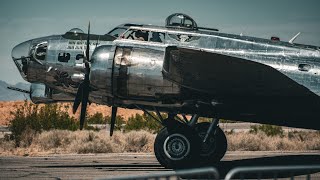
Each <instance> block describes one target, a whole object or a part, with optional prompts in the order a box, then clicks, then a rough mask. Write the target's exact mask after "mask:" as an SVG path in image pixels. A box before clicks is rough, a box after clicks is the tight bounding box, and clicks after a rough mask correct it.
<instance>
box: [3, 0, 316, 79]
mask: <svg viewBox="0 0 320 180" xmlns="http://www.w3.org/2000/svg"><path fill="white" fill-rule="evenodd" d="M319 7H320V1H319V0H305V1H302V0H265V1H261V0H260V1H258V0H233V1H231V0H223V1H222V0H219V1H218V0H194V1H191V0H154V1H153V0H136V1H134V0H120V1H109V0H90V1H89V0H87V1H83V0H54V1H53V0H28V1H27V0H5V1H2V2H1V6H0V40H1V42H0V58H1V59H0V61H1V65H0V77H1V78H0V80H4V81H6V82H9V83H12V84H14V83H17V82H23V81H24V80H23V79H22V78H21V77H20V74H19V73H18V70H17V69H16V67H15V65H14V63H13V61H12V59H11V50H12V48H13V47H14V46H15V45H17V44H19V43H21V42H23V41H26V40H29V39H32V38H36V37H41V36H47V35H53V34H64V33H65V32H66V31H68V30H70V29H71V28H73V27H79V28H81V29H83V30H85V31H86V26H87V24H88V21H89V20H90V22H91V32H92V33H96V34H104V33H106V32H107V31H109V30H110V29H112V28H113V27H115V26H117V25H118V24H121V23H127V22H133V23H146V24H155V25H164V20H165V18H166V17H167V16H168V15H170V14H172V13H175V12H182V13H185V14H188V15H189V16H191V17H192V18H193V19H195V20H196V22H197V24H198V26H206V27H213V28H218V29H220V31H221V32H226V33H235V34H240V33H242V34H244V35H250V36H256V37H262V38H270V37H271V36H273V35H276V36H279V37H280V38H281V40H283V41H288V40H289V39H291V37H293V36H294V35H295V34H296V33H298V32H301V35H300V36H299V37H298V38H297V40H296V42H298V43H303V44H312V45H317V46H320V13H319Z"/></svg>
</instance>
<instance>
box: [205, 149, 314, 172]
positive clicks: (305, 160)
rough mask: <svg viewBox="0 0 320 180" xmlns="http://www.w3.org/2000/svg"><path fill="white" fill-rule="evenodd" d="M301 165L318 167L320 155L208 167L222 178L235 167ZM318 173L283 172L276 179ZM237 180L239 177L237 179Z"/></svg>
mask: <svg viewBox="0 0 320 180" xmlns="http://www.w3.org/2000/svg"><path fill="white" fill-rule="evenodd" d="M301 165H306V166H310V165H320V154H319V155H284V156H273V157H261V158H253V159H241V160H233V161H221V162H219V163H218V164H212V165H210V166H213V167H215V168H216V169H217V170H218V172H219V174H220V177H221V178H224V177H225V176H226V174H227V173H228V172H229V171H230V170H231V169H233V168H236V167H244V166H245V167H257V166H301ZM317 172H320V169H319V170H318V171H315V170H313V171H308V170H303V171H299V172H283V173H279V174H278V175H277V177H278V178H286V177H291V176H292V175H294V176H299V175H307V174H313V173H317ZM274 176H275V175H274V174H273V173H265V174H262V176H260V178H274ZM244 177H245V178H257V174H245V175H244ZM237 178H239V177H237Z"/></svg>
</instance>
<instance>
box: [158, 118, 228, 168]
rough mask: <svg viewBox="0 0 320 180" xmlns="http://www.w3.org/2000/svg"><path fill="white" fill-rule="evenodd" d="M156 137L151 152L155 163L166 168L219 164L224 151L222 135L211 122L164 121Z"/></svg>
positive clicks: (224, 138) (225, 144)
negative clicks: (184, 122) (163, 125)
mask: <svg viewBox="0 0 320 180" xmlns="http://www.w3.org/2000/svg"><path fill="white" fill-rule="evenodd" d="M166 121H168V122H169V123H167V124H166V127H164V128H163V129H162V130H161V131H160V132H159V133H158V135H157V137H156V140H155V144H154V152H155V155H156V158H157V159H158V161H159V163H160V164H161V165H162V166H164V167H166V168H173V169H179V168H188V167H192V166H198V165H208V164H209V165H211V164H212V163H216V162H219V161H220V160H221V159H222V158H223V156H224V155H225V153H226V151H227V139H226V136H225V134H224V132H223V131H222V130H221V129H220V128H219V127H218V126H217V123H218V122H213V123H208V122H204V123H198V124H195V123H192V124H193V126H190V125H187V124H183V123H181V122H179V121H176V120H166Z"/></svg>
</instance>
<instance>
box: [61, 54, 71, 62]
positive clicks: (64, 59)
mask: <svg viewBox="0 0 320 180" xmlns="http://www.w3.org/2000/svg"><path fill="white" fill-rule="evenodd" d="M69 60H70V54H69V53H59V56H58V61H59V62H66V63H67V62H68V61H69Z"/></svg>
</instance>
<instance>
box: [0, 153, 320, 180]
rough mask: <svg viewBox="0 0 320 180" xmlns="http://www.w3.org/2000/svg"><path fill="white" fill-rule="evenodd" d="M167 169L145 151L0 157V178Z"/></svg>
mask: <svg viewBox="0 0 320 180" xmlns="http://www.w3.org/2000/svg"><path fill="white" fill-rule="evenodd" d="M315 164H320V151H316V152H228V153H227V154H226V155H225V157H224V158H223V160H222V161H221V162H220V163H218V164H213V165H212V166H214V167H215V168H217V169H218V171H219V173H220V175H221V177H222V178H223V177H224V176H225V175H226V173H227V172H228V171H229V170H231V169H233V168H235V167H239V166H271V165H315ZM168 171H172V170H171V169H165V168H163V167H161V165H160V164H159V163H158V162H157V160H156V158H155V157H154V155H153V154H146V153H139V154H138V153H137V154H135V153H121V154H113V153H112V154H90V155H79V154H72V155H70V154H69V155H50V156H42V157H17V156H16V157H0V179H96V178H111V177H117V176H124V175H144V174H150V173H160V172H168ZM317 177H319V178H320V176H317Z"/></svg>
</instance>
